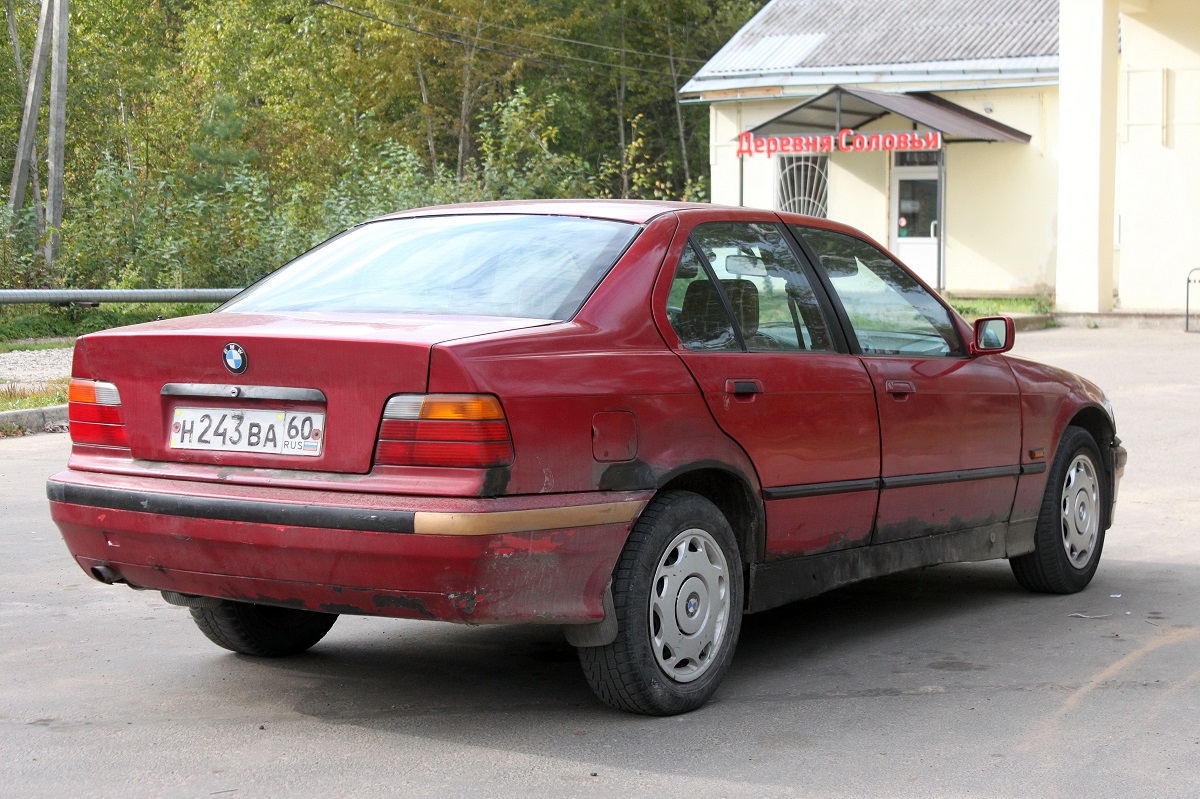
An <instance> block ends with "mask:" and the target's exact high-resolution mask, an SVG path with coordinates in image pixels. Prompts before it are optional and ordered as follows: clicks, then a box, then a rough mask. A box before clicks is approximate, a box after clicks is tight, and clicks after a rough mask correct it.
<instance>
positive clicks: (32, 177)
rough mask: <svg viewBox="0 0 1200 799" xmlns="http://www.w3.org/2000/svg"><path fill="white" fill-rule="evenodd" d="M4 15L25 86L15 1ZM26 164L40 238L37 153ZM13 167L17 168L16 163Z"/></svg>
mask: <svg viewBox="0 0 1200 799" xmlns="http://www.w3.org/2000/svg"><path fill="white" fill-rule="evenodd" d="M4 15H5V17H7V19H8V38H9V41H10V42H12V49H13V74H14V75H16V76H17V85H18V86H25V85H26V83H25V61H24V59H22V58H21V40H20V38H19V37H18V36H17V14H16V10H15V9H14V8H13V0H4ZM25 163H26V164H27V165H28V168H29V181H30V183H32V184H33V209H34V212H35V217H36V220H37V233H38V237H39V238H40V237H41V236H42V234H43V233H45V232H46V218H45V216H44V209H43V208H42V188H41V186H40V185H39V182H38V164H37V156H36V152H35V153H31V154H30V157H29V158H28V159H26V161H25ZM13 165H14V167H15V166H16V162H14V164H13ZM16 171H17V170H16V169H14V170H13V173H14V176H15V174H16ZM10 199H11V198H10ZM12 212H13V214H14V215H15V214H16V212H17V209H16V208H13V209H12Z"/></svg>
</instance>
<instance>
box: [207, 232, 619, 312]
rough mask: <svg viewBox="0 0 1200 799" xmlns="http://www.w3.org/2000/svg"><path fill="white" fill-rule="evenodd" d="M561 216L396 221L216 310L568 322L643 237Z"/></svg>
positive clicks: (304, 260)
mask: <svg viewBox="0 0 1200 799" xmlns="http://www.w3.org/2000/svg"><path fill="white" fill-rule="evenodd" d="M638 230H639V228H638V226H637V225H632V224H629V223H626V222H613V221H609V220H602V219H581V218H578V217H564V216H517V215H499V214H496V215H490V214H489V215H470V216H435V217H417V218H411V219H391V220H384V221H380V222H371V223H369V224H366V225H362V226H360V227H357V228H354V229H352V230H350V231H347V232H346V233H343V234H342V235H340V236H338V237H336V238H334V239H331V240H330V241H327V242H326V243H324V244H322V245H321V246H319V247H317V248H316V249H314V250H311V251H309V252H307V253H305V254H304V255H301V256H300V257H299V258H297V259H296V260H294V261H292V262H291V263H290V264H288V265H286V266H284V267H283V268H281V269H279V270H278V271H276V272H274V273H273V274H271V275H268V276H267V277H266V278H264V279H263V280H261V281H259V282H258V283H256V284H255V285H254V286H252V287H251V288H249V289H247V290H246V291H244V292H242V293H241V294H239V295H238V296H237V297H235V298H234V299H232V300H230V301H229V302H228V303H226V304H225V305H223V306H221V308H220V309H218V310H220V311H240V312H247V311H255V312H260V311H362V312H369V313H416V314H465V315H470V316H515V317H526V318H531V319H558V320H565V319H569V318H571V317H572V316H574V315H575V312H576V311H578V310H579V306H580V305H582V304H583V301H584V300H585V299H587V297H588V295H589V294H591V292H592V290H593V289H594V288H595V287H596V284H597V283H599V282H600V279H601V278H603V277H604V275H606V274H607V273H608V270H609V269H611V268H612V266H613V264H614V263H616V260H617V258H618V257H619V256H620V254H621V253H622V252H624V250H625V248H626V247H627V246H628V245H629V243H630V241H632V240H633V237H634V236H635V235H636V234H637V232H638Z"/></svg>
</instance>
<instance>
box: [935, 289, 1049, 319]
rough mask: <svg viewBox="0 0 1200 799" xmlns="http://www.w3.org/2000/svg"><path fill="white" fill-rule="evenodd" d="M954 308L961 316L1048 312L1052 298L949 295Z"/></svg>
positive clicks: (1042, 296)
mask: <svg viewBox="0 0 1200 799" xmlns="http://www.w3.org/2000/svg"><path fill="white" fill-rule="evenodd" d="M948 299H949V301H950V304H951V305H952V306H954V310H956V311H958V312H959V313H960V314H962V315H963V316H969V317H972V318H978V317H980V316H1006V315H1008V314H1015V313H1027V314H1048V313H1050V312H1051V311H1053V310H1054V300H1053V299H1052V298H1051V297H1050V296H1049V295H1047V294H1042V295H1039V296H1037V297H950V298H948Z"/></svg>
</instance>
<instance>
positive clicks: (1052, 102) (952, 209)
mask: <svg viewBox="0 0 1200 799" xmlns="http://www.w3.org/2000/svg"><path fill="white" fill-rule="evenodd" d="M940 94H941V96H942V97H945V98H946V99H948V100H950V101H952V102H955V103H958V104H959V105H961V106H963V107H965V108H968V109H970V110H972V111H975V112H977V113H980V114H985V115H986V116H988V117H990V118H992V119H995V120H997V121H998V122H1002V123H1004V124H1005V125H1009V126H1010V127H1014V128H1016V129H1017V130H1020V131H1022V132H1024V133H1028V134H1029V135H1030V136H1031V137H1032V139H1031V140H1030V142H1029V144H1010V143H1001V142H981V143H966V142H958V143H951V144H949V145H947V147H946V208H945V220H944V223H943V224H944V229H945V231H946V236H947V238H946V265H945V280H946V291H947V293H950V294H957V295H960V296H971V295H992V294H1013V295H1022V294H1024V295H1028V294H1041V293H1048V292H1051V291H1053V288H1054V265H1055V241H1056V238H1057V223H1058V213H1057V211H1058V88H1057V87H1056V86H1046V87H1036V88H1022V89H991V90H988V91H986V92H970V93H968V92H941V93H940ZM989 104H990V105H991V108H992V111H991V113H987V112H986V110H985V109H986V106H987V105H989Z"/></svg>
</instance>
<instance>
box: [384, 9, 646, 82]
mask: <svg viewBox="0 0 1200 799" xmlns="http://www.w3.org/2000/svg"><path fill="white" fill-rule="evenodd" d="M455 18H456V19H461V20H464V21H465V22H475V20H472V19H467V18H465V17H455ZM405 27H407V26H405ZM484 27H487V26H486V25H485V26H484ZM410 29H413V28H410ZM413 30H415V29H413ZM428 30H430V31H431V32H433V33H438V34H441V35H443V36H450V37H452V38H456V39H457V40H458V41H459V43H460V44H463V45H470V46H477V43H478V42H485V43H487V44H489V45H492V46H494V47H516V48H520V49H522V50H525V51H527V52H529V53H533V54H534V55H538V56H542V57H543V58H565V59H567V60H568V61H578V62H580V63H582V64H594V65H596V66H600V67H605V68H609V69H611V68H612V67H613V66H614V64H611V63H609V62H607V61H596V60H595V59H592V58H581V57H579V56H573V55H566V54H565V53H547V52H546V51H544V50H538V49H536V48H534V47H530V46H529V45H527V44H518V43H516V42H502V41H497V40H495V39H485V38H483V37H481V36H472V37H471V39H470V41H469V42H468V41H464V40H462V39H460V38H458V37H460V36H462V34H460V33H459V32H458V31H448V30H445V29H444V28H430V29H428ZM496 52H499V51H496ZM513 55H514V57H518V58H523V57H524V56H520V55H516V54H513ZM527 60H533V59H527ZM621 69H624V70H633V71H634V72H641V73H643V74H646V75H655V76H658V75H662V74H663V73H661V72H659V71H658V70H654V69H644V68H642V67H634V66H629V65H628V64H626V65H623V66H622V67H621ZM662 85H666V84H662Z"/></svg>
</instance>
